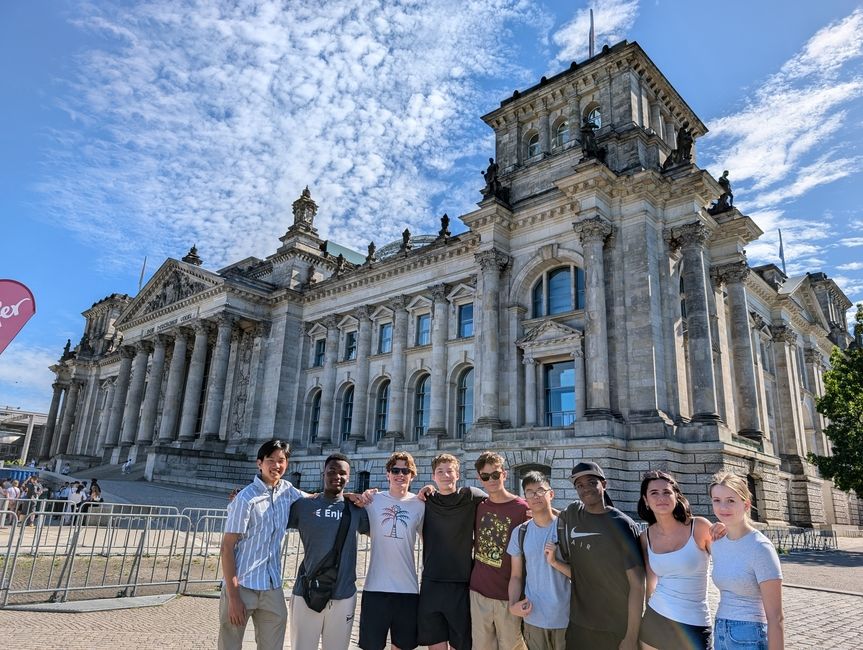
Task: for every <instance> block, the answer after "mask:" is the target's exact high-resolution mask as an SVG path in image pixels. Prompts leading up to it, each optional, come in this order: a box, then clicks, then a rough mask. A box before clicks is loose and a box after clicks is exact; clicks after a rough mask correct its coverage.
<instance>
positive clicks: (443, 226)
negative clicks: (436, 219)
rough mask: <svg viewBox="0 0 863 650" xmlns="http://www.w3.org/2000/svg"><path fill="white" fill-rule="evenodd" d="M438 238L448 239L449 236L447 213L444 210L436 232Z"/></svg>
mask: <svg viewBox="0 0 863 650" xmlns="http://www.w3.org/2000/svg"><path fill="white" fill-rule="evenodd" d="M437 236H438V239H448V238H449V237H450V236H451V233H450V231H449V215H448V214H447V213H446V212H444V215H443V216H442V217H441V218H440V230H439V231H438V233H437Z"/></svg>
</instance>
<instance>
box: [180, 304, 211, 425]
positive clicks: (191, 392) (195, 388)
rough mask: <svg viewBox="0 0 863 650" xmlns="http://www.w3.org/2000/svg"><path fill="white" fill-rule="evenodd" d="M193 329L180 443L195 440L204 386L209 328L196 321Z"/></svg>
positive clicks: (204, 323)
mask: <svg viewBox="0 0 863 650" xmlns="http://www.w3.org/2000/svg"><path fill="white" fill-rule="evenodd" d="M193 329H194V330H195V347H194V348H193V349H192V360H191V362H190V363H189V377H188V378H187V379H186V392H185V393H184V394H183V410H182V412H181V414H180V435H179V437H178V440H179V441H180V442H191V441H192V440H194V439H195V425H196V424H197V420H198V408H199V407H200V406H201V388H202V387H203V385H204V369H205V366H206V364H207V338H208V337H209V335H210V328H209V327H208V326H207V322H206V321H198V322H197V323H195V325H194V326H193Z"/></svg>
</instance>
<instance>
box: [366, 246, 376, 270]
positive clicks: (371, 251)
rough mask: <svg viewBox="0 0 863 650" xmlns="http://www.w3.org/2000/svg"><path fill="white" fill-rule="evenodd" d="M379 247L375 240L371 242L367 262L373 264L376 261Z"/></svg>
mask: <svg viewBox="0 0 863 650" xmlns="http://www.w3.org/2000/svg"><path fill="white" fill-rule="evenodd" d="M377 249H378V247H377V246H375V243H374V242H373V241H370V242H369V254H368V255H366V264H371V263H372V262H374V261H375V259H376V258H375V251H376V250H377Z"/></svg>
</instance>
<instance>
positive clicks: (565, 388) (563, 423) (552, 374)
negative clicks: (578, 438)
mask: <svg viewBox="0 0 863 650" xmlns="http://www.w3.org/2000/svg"><path fill="white" fill-rule="evenodd" d="M543 370H544V373H545V374H544V379H545V426H547V427H568V426H570V425H571V424H572V423H573V422H575V364H574V363H573V362H572V361H562V362H559V363H548V364H545V365H544V366H543Z"/></svg>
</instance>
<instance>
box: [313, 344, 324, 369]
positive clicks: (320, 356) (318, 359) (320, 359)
mask: <svg viewBox="0 0 863 650" xmlns="http://www.w3.org/2000/svg"><path fill="white" fill-rule="evenodd" d="M326 351H327V340H326V339H318V340H317V341H315V360H314V364H313V365H314V367H315V368H320V367H321V366H323V365H324V355H325V354H326Z"/></svg>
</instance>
